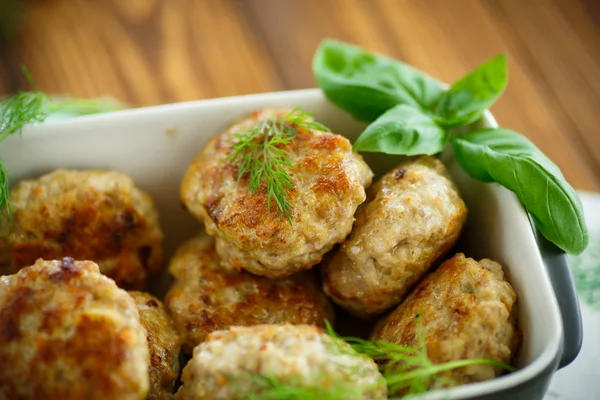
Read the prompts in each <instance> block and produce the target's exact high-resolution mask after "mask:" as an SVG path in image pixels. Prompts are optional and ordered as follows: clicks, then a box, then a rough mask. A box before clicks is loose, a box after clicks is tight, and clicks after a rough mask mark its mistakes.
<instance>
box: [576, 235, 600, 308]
mask: <svg viewBox="0 0 600 400" xmlns="http://www.w3.org/2000/svg"><path fill="white" fill-rule="evenodd" d="M570 261H571V269H572V272H573V277H574V279H575V286H576V287H577V292H578V293H579V297H580V299H581V300H582V301H584V302H585V303H586V304H588V305H590V306H592V307H593V308H595V309H598V310H600V230H596V231H590V245H589V247H588V248H587V249H586V250H585V251H584V252H583V253H581V254H580V255H578V256H571V257H570Z"/></svg>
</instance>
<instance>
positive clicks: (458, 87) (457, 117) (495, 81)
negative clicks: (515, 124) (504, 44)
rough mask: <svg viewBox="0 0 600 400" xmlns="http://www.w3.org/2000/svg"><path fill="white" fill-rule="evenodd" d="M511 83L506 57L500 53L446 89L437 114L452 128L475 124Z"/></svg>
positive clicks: (437, 108)
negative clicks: (509, 82) (509, 81)
mask: <svg viewBox="0 0 600 400" xmlns="http://www.w3.org/2000/svg"><path fill="white" fill-rule="evenodd" d="M507 84H508V70H507V67H506V56H505V55H504V54H500V55H498V56H496V57H494V58H492V59H491V60H489V61H487V62H485V63H483V64H482V65H480V66H479V67H477V68H476V69H475V70H474V71H472V72H470V73H469V74H467V75H466V76H464V77H463V78H462V79H460V80H459V81H457V82H456V83H454V84H453V85H452V87H451V88H450V89H449V90H448V91H447V92H444V93H443V94H442V95H441V97H440V100H439V102H438V103H437V107H436V109H435V114H436V115H437V116H439V117H440V119H441V122H442V123H443V124H444V125H445V126H448V127H452V126H458V125H466V124H468V123H471V122H473V121H475V120H477V119H478V118H479V117H480V116H481V114H482V113H483V112H484V111H485V110H486V109H487V108H489V107H490V106H491V105H492V104H493V103H494V102H495V101H496V99H498V97H500V95H501V94H502V92H504V89H505V88H506V85H507Z"/></svg>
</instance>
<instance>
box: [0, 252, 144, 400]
mask: <svg viewBox="0 0 600 400" xmlns="http://www.w3.org/2000/svg"><path fill="white" fill-rule="evenodd" d="M148 363H149V357H148V346H147V343H146V335H145V331H144V328H143V327H142V325H141V324H140V321H139V316H138V311H137V308H136V306H135V304H134V302H133V300H132V299H131V297H130V296H129V295H128V294H127V292H125V291H123V290H121V289H119V288H118V287H117V286H116V285H115V283H114V282H113V281H112V280H110V279H108V278H106V277H105V276H103V275H101V274H100V273H99V270H98V266H97V265H96V264H94V263H92V262H89V261H73V260H72V259H69V258H65V259H63V260H62V261H43V260H38V261H37V262H36V263H35V264H34V265H33V266H31V267H27V268H23V269H22V270H20V271H19V272H18V273H17V274H15V275H10V276H2V277H0V365H1V366H2V368H0V398H1V399H11V400H17V399H23V400H24V399H36V400H37V399H70V400H79V399H81V400H84V399H86V400H88V399H89V400H93V399H117V398H118V399H127V400H129V399H132V400H139V399H143V398H144V397H145V395H146V392H147V390H148ZM6 366H10V367H8V368H7V367H6Z"/></svg>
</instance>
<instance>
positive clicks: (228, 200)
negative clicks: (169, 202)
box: [181, 110, 373, 278]
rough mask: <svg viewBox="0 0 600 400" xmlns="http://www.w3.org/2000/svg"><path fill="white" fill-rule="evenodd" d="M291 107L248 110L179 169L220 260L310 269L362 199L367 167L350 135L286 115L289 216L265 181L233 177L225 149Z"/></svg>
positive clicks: (344, 230)
mask: <svg viewBox="0 0 600 400" xmlns="http://www.w3.org/2000/svg"><path fill="white" fill-rule="evenodd" d="M294 112H297V111H290V110H279V111H275V110H263V111H259V112H255V113H253V114H252V115H251V116H250V117H249V118H246V119H244V120H242V121H240V122H238V123H236V124H234V125H233V126H231V127H230V128H229V129H227V130H226V131H225V132H223V133H221V134H219V135H217V136H216V137H214V138H212V139H211V140H209V142H208V143H207V144H206V145H205V147H204V149H203V150H202V151H201V152H200V153H199V154H198V156H196V158H195V159H194V160H193V161H192V164H191V165H190V167H189V168H188V170H187V172H186V174H185V177H184V179H183V183H182V187H181V197H182V201H183V204H184V205H185V206H186V207H187V209H188V210H189V211H190V212H191V213H192V214H194V215H195V216H196V217H197V218H198V219H200V220H201V221H203V222H204V223H205V225H206V229H207V231H208V233H209V234H211V235H212V236H215V237H216V245H217V252H218V253H219V255H220V256H221V258H222V260H223V266H224V267H225V268H229V269H240V268H244V269H246V270H247V271H250V272H252V273H254V274H257V275H262V276H266V277H269V278H281V277H285V276H287V275H290V274H292V273H294V272H297V271H300V270H303V269H310V268H311V267H312V266H314V265H316V264H317V263H319V262H320V261H321V259H322V257H323V255H324V254H325V253H326V252H328V251H329V250H331V248H332V247H333V246H334V245H335V244H336V243H339V242H341V241H342V240H344V238H345V237H346V236H347V235H348V233H349V232H350V230H351V229H352V223H353V222H354V213H355V211H356V208H357V207H358V205H359V204H360V203H362V202H363V201H364V200H365V190H364V187H365V186H368V185H369V184H370V183H371V179H372V177H373V173H372V172H371V170H370V169H369V167H368V166H367V164H366V163H365V162H364V161H363V159H362V157H361V156H360V155H358V154H357V153H354V152H352V145H351V144H350V142H349V141H348V140H347V139H346V138H344V137H342V136H339V135H335V134H332V133H329V132H321V131H318V130H315V129H311V130H306V129H302V128H301V127H299V126H298V125H296V124H293V123H286V124H287V125H286V126H288V125H289V128H290V129H294V130H295V135H294V136H293V139H292V140H291V141H290V143H288V144H284V145H280V146H279V147H280V148H281V150H285V151H288V152H289V154H290V160H289V161H290V163H291V165H290V166H289V168H288V167H286V169H287V172H288V173H289V176H290V178H291V183H292V185H293V189H291V190H287V195H288V196H289V204H290V205H291V210H290V218H289V220H288V219H287V218H285V217H283V216H282V215H281V213H280V210H279V208H278V206H277V204H276V202H275V200H273V199H272V198H270V197H269V192H268V189H267V186H266V184H264V183H263V184H261V186H260V187H259V189H258V190H257V191H256V192H255V193H252V192H251V191H250V190H249V187H248V174H245V175H243V176H242V178H241V179H240V180H238V176H237V175H238V172H239V168H238V167H237V166H236V165H232V163H231V162H230V161H228V160H227V157H228V155H230V154H231V152H232V146H233V145H234V143H236V141H237V140H239V136H240V135H244V134H248V132H249V131H251V130H252V129H255V128H256V129H260V128H257V127H259V126H261V124H266V125H267V126H269V124H268V122H267V121H269V120H271V121H272V118H273V117H274V116H276V117H279V118H283V119H285V116H286V115H287V116H289V115H295V114H291V113H294ZM288 119H290V120H291V119H293V118H288ZM263 129H265V130H266V128H263ZM259 140H264V136H263V137H261V138H259ZM269 204H270V206H269Z"/></svg>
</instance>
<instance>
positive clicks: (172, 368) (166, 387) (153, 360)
mask: <svg viewBox="0 0 600 400" xmlns="http://www.w3.org/2000/svg"><path fill="white" fill-rule="evenodd" d="M129 294H130V295H131V297H132V298H133V300H134V301H135V304H136V305H137V307H138V311H139V313H140V322H141V323H142V325H143V327H144V328H145V329H146V338H147V340H148V350H149V352H150V390H149V391H148V396H146V399H147V400H168V399H171V398H172V397H173V389H174V388H175V380H176V379H177V376H178V375H179V349H180V348H181V340H180V337H179V334H178V333H177V329H176V328H175V323H174V322H173V319H172V318H171V316H170V315H169V314H168V313H167V309H166V308H165V306H164V305H163V304H162V303H161V302H160V300H158V299H157V298H156V297H154V296H152V295H150V294H148V293H142V292H129Z"/></svg>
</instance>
